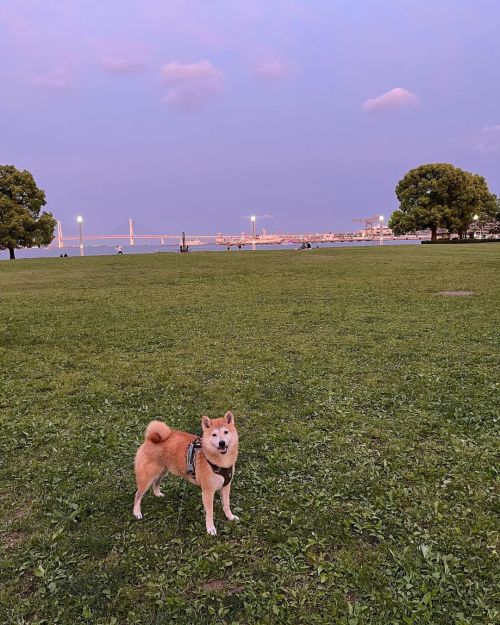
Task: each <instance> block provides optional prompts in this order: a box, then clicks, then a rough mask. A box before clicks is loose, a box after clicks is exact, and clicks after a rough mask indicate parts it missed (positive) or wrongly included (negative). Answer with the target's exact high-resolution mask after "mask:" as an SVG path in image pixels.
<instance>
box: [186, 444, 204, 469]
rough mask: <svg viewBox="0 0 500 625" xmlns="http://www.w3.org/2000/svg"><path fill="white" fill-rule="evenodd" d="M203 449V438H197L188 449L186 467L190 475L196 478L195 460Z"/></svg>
mask: <svg viewBox="0 0 500 625" xmlns="http://www.w3.org/2000/svg"><path fill="white" fill-rule="evenodd" d="M200 449H201V438H196V439H195V440H194V441H193V442H192V443H190V444H189V447H188V448H187V455H186V466H187V472H188V475H192V476H193V477H196V469H195V466H194V460H195V457H196V454H197V452H198V451H199V450H200Z"/></svg>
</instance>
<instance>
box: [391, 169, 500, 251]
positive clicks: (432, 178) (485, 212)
mask: <svg viewBox="0 0 500 625" xmlns="http://www.w3.org/2000/svg"><path fill="white" fill-rule="evenodd" d="M396 196H397V198H398V200H399V202H400V206H399V210H397V211H395V212H394V213H393V214H392V216H391V219H390V220H389V227H391V228H392V229H393V231H394V234H396V235H402V234H406V233H407V232H411V231H414V230H424V229H427V228H429V229H430V231H431V239H432V240H433V241H435V240H436V239H437V229H438V228H446V229H447V230H448V232H458V233H459V234H460V236H461V237H462V236H463V235H464V234H465V233H466V232H467V229H468V228H469V225H470V224H471V222H472V221H473V218H474V215H475V214H478V215H479V216H480V217H485V218H486V217H488V216H491V215H493V214H494V213H495V209H496V199H495V196H494V195H493V194H492V193H490V192H489V190H488V185H487V184H486V181H485V179H484V178H483V177H482V176H479V175H477V174H471V173H469V172H467V171H464V170H463V169H459V168H458V167H454V166H453V165H450V164H448V163H430V164H428V165H421V166H420V167H417V168H415V169H412V170H410V171H409V172H408V173H407V174H406V175H405V176H404V178H403V179H402V180H400V181H399V183H398V185H397V187H396Z"/></svg>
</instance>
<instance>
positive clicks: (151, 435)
mask: <svg viewBox="0 0 500 625" xmlns="http://www.w3.org/2000/svg"><path fill="white" fill-rule="evenodd" d="M170 434H172V430H171V429H170V428H169V427H168V425H165V423H163V421H151V423H150V424H149V425H148V427H147V428H146V434H145V439H146V440H147V441H151V442H152V443H163V441H166V440H167V438H168V437H169V436H170Z"/></svg>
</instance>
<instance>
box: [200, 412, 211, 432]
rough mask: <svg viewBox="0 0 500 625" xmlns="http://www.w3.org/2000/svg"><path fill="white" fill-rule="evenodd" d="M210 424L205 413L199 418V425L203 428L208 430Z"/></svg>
mask: <svg viewBox="0 0 500 625" xmlns="http://www.w3.org/2000/svg"><path fill="white" fill-rule="evenodd" d="M211 425H212V423H211V421H210V419H209V418H208V417H207V416H206V415H205V416H203V417H202V418H201V427H202V428H203V429H204V430H208V429H209V427H210V426H211Z"/></svg>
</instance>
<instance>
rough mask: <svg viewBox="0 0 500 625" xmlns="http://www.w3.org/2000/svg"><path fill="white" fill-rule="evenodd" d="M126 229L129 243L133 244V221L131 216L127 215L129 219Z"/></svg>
mask: <svg viewBox="0 0 500 625" xmlns="http://www.w3.org/2000/svg"><path fill="white" fill-rule="evenodd" d="M128 230H129V243H130V245H135V243H134V222H133V221H132V218H131V217H129V219H128Z"/></svg>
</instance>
